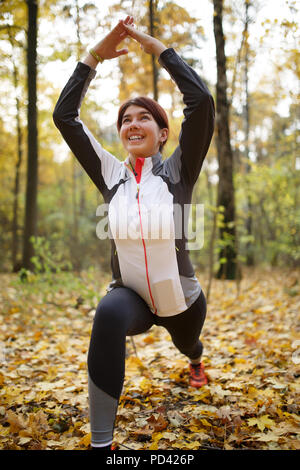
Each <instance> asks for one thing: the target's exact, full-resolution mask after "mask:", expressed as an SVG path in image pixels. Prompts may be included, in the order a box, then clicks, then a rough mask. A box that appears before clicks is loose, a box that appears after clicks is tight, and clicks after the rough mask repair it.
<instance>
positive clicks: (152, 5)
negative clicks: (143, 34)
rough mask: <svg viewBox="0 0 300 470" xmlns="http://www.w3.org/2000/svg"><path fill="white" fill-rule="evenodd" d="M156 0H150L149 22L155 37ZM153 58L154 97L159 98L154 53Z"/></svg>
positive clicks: (152, 34) (151, 32)
mask: <svg viewBox="0 0 300 470" xmlns="http://www.w3.org/2000/svg"><path fill="white" fill-rule="evenodd" d="M155 8H156V2H155V0H154V1H153V0H150V2H149V23H150V36H152V37H155ZM151 60H152V83H153V99H154V100H155V101H157V100H158V86H157V82H158V70H157V64H156V57H155V55H154V54H151Z"/></svg>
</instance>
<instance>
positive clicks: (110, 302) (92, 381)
mask: <svg viewBox="0 0 300 470" xmlns="http://www.w3.org/2000/svg"><path fill="white" fill-rule="evenodd" d="M205 315H206V300H205V296H204V294H203V292H202V291H201V293H200V295H199V297H198V299H197V300H196V301H195V302H194V303H193V304H192V305H191V306H190V307H189V308H188V309H187V310H186V311H184V312H182V313H179V314H177V315H174V316H171V317H159V316H157V315H154V314H153V313H152V312H151V311H150V309H149V308H148V306H147V304H146V303H145V302H144V300H143V299H142V298H141V297H140V296H139V295H138V294H136V293H135V292H134V291H133V290H131V289H129V288H126V287H118V288H115V289H113V290H112V291H110V292H109V293H108V294H107V295H106V296H105V297H103V298H102V300H101V301H100V303H99V305H98V307H97V310H96V314H95V318H94V324H93V328H92V334H91V340H90V347H89V353H88V372H89V400H90V421H91V431H92V444H93V445H98V446H102V445H105V444H108V443H109V442H111V440H112V433H113V425H114V419H115V414H116V411H117V406H118V400H119V397H120V394H121V392H122V387H123V381H124V375H125V350H126V336H133V335H137V334H140V333H144V332H146V331H147V330H149V328H151V326H152V325H159V326H163V327H164V328H166V329H167V330H168V332H169V334H170V335H171V338H172V341H173V343H174V345H175V346H176V347H177V348H178V349H179V351H180V352H181V353H182V354H184V355H186V356H187V357H189V358H190V359H197V358H198V357H200V356H201V354H202V349H203V347H202V343H201V341H200V340H199V336H200V333H201V330H202V327H203V323H204V320H205Z"/></svg>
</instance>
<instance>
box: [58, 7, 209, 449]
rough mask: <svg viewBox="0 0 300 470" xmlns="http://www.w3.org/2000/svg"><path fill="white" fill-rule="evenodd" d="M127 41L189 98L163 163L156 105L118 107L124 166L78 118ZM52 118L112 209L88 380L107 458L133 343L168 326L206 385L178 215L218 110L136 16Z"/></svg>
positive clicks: (101, 50) (110, 38)
mask: <svg viewBox="0 0 300 470" xmlns="http://www.w3.org/2000/svg"><path fill="white" fill-rule="evenodd" d="M125 37H131V38H133V39H134V40H136V41H138V42H139V43H140V45H141V47H142V49H143V50H144V51H145V52H146V53H148V54H155V55H156V57H157V58H158V60H159V63H160V64H161V66H162V67H164V68H165V69H166V70H167V71H168V73H169V74H170V76H171V78H172V79H173V80H174V81H175V83H176V84H177V86H178V88H179V90H180V92H181V93H182V95H183V101H184V104H185V108H184V120H183V122H182V127H181V132H180V136H179V144H178V147H177V148H176V149H175V151H174V152H173V154H172V155H171V156H170V157H169V158H167V159H165V160H162V155H161V151H162V149H163V146H164V145H165V143H166V141H167V138H168V132H169V126H168V118H167V115H166V113H165V111H164V110H163V108H162V107H161V106H160V105H159V104H158V103H157V102H155V101H153V100H152V99H150V98H148V97H138V98H133V99H130V100H128V101H126V102H125V103H124V104H122V106H121V107H120V109H119V114H118V121H117V128H118V132H119V136H120V139H121V141H122V144H123V146H124V148H125V149H126V151H127V154H128V157H127V158H126V160H125V161H123V162H121V161H119V160H118V159H117V158H115V157H114V156H113V155H111V154H110V153H109V152H107V151H106V150H104V149H103V148H102V146H101V145H100V144H99V142H98V141H97V140H96V139H95V138H94V137H93V135H92V134H91V132H90V131H89V130H88V128H87V127H86V126H85V124H84V123H83V122H82V121H81V120H80V116H79V109H80V105H81V103H82V100H83V98H84V96H85V93H86V92H87V89H88V86H89V83H90V82H91V80H92V79H93V78H94V77H95V75H96V70H95V69H96V67H97V65H98V63H101V62H102V61H103V60H107V59H112V58H115V57H118V56H120V55H122V54H126V53H127V52H128V50H127V49H121V50H117V46H118V45H119V44H120V42H121V41H122V40H123V39H124V38H125ZM53 119H54V122H55V124H56V126H57V127H58V129H59V130H60V132H61V134H62V136H63V138H64V139H65V141H66V142H67V144H68V145H69V147H70V149H71V150H72V152H73V153H74V155H75V156H76V158H77V159H78V160H79V162H80V163H81V165H82V166H83V168H84V169H85V171H86V172H87V173H88V175H89V176H90V178H91V179H92V181H93V182H94V183H95V185H96V186H97V188H98V189H99V191H100V192H101V193H102V195H103V198H104V201H105V202H106V203H107V204H108V217H109V226H110V231H111V244H112V251H111V266H112V282H111V284H110V285H109V287H108V289H107V294H106V295H105V296H104V297H103V298H102V300H101V301H100V303H99V305H98V307H97V310H96V313H95V318H94V323H93V328H92V334H91V340H90V346H89V352H88V382H89V404H90V424H91V436H92V437H91V447H92V449H98V450H109V449H110V445H111V443H112V440H113V430H114V422H115V417H116V413H117V407H118V402H119V397H120V394H121V391H122V387H123V380H124V374H125V347H126V336H130V335H137V334H140V333H144V332H146V331H147V330H148V329H149V328H151V326H152V325H159V326H163V327H164V328H166V329H167V331H168V332H169V334H170V335H171V338H172V341H173V343H174V345H175V346H176V347H177V348H178V350H179V351H180V352H181V353H182V354H184V355H185V356H187V357H188V358H189V368H190V379H189V380H190V382H189V383H190V385H191V386H193V387H201V386H202V385H204V384H206V383H207V379H206V376H205V373H204V366H203V363H202V362H201V355H202V343H201V341H200V340H199V336H200V333H201V330H202V327H203V323H204V320H205V315H206V300H205V296H204V294H203V291H202V289H201V286H200V284H199V282H198V280H197V278H196V276H195V273H194V270H193V267H192V264H191V261H190V259H189V254H188V250H187V247H186V242H187V239H186V236H185V230H184V227H185V221H184V220H182V219H183V218H182V217H181V218H180V217H175V216H174V212H175V211H174V208H175V206H176V207H177V208H178V207H179V208H180V207H181V208H182V209H183V208H184V206H185V205H186V204H190V203H191V197H192V191H193V187H194V185H195V183H196V181H197V178H198V176H199V173H200V170H201V167H202V163H203V160H204V158H205V156H206V153H207V151H208V148H209V145H210V142H211V138H212V135H213V128H214V102H213V99H212V97H211V95H210V93H209V91H208V89H207V87H206V86H205V84H204V83H203V82H202V80H201V79H200V78H199V77H198V75H197V74H196V73H195V71H194V70H193V69H192V68H191V67H190V66H188V65H187V64H186V63H185V62H184V61H183V60H182V59H181V58H180V57H179V56H178V55H177V53H176V52H175V50H174V49H172V48H166V47H165V46H164V45H163V44H162V43H161V42H160V41H158V40H157V39H154V38H153V37H151V36H149V35H147V34H144V33H141V32H139V31H137V30H136V29H135V28H134V26H133V18H132V17H130V16H128V17H127V18H126V19H125V20H123V21H120V22H119V23H118V25H117V26H116V27H115V28H114V29H113V30H112V31H111V32H110V33H109V34H108V35H107V36H106V37H105V38H104V39H103V40H102V41H100V42H99V43H98V44H96V45H95V47H94V48H93V49H91V51H90V52H89V54H88V56H87V57H86V58H85V59H84V60H83V62H79V63H78V64H77V66H76V69H75V71H74V72H73V74H72V76H71V78H70V79H69V81H68V83H67V84H66V86H65V88H64V89H63V91H62V93H61V95H60V97H59V100H58V102H57V104H56V107H55V110H54V113H53ZM179 212H180V211H179ZM125 215H126V216H125ZM153 215H155V217H153ZM149 216H151V217H150V219H151V223H152V226H151V227H149ZM153 220H154V222H153ZM150 228H151V230H150ZM163 233H164V234H165V233H168V236H163ZM124 234H125V236H124ZM178 234H180V236H179V235H178Z"/></svg>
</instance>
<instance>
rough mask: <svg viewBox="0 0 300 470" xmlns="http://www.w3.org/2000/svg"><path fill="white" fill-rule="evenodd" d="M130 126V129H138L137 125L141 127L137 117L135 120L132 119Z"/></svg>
mask: <svg viewBox="0 0 300 470" xmlns="http://www.w3.org/2000/svg"><path fill="white" fill-rule="evenodd" d="M129 127H130V129H136V128H137V127H139V124H138V122H137V121H136V120H135V119H133V120H132V121H131V123H130V126H129Z"/></svg>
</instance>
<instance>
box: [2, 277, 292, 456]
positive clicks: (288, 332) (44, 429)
mask: <svg viewBox="0 0 300 470" xmlns="http://www.w3.org/2000/svg"><path fill="white" fill-rule="evenodd" d="M198 277H199V280H200V282H201V284H202V285H203V287H204V291H205V286H206V282H207V280H206V279H205V277H204V276H202V275H201V274H199V276H198ZM0 282H1V288H0V449H15V450H25V449H29V450H46V449H47V450H50V449H55V450H71V449H80V450H84V449H88V448H89V444H90V430H89V418H88V394H87V372H86V356H87V350H88V345H89V336H90V331H91V325H92V321H93V315H94V312H95V307H96V305H97V303H98V300H99V298H100V297H101V296H102V295H104V293H105V286H106V284H107V282H108V279H107V278H106V277H105V276H104V275H101V274H98V273H94V272H92V271H89V272H87V273H82V274H81V275H80V276H79V275H75V274H66V273H65V274H57V275H54V274H53V275H48V276H46V279H43V278H41V276H38V277H35V276H34V275H32V276H29V277H27V279H23V282H20V280H19V278H18V276H17V275H7V274H2V275H1V276H0ZM299 282H300V281H299V272H287V271H280V270H264V271H262V270H252V271H251V270H248V271H246V272H245V273H244V276H243V280H242V281H241V283H240V286H239V289H238V288H237V287H238V286H237V284H236V283H235V282H234V281H219V280H213V283H212V289H211V293H210V299H209V305H208V313H207V318H206V322H205V325H204V329H203V332H202V340H203V343H204V357H203V360H204V363H205V365H206V371H207V375H208V377H209V383H208V385H206V386H204V387H203V388H201V389H198V390H197V389H194V388H192V387H190V386H189V384H188V363H187V360H186V359H185V357H184V356H182V355H181V354H180V353H179V352H178V351H177V350H176V348H175V347H174V346H173V344H172V342H171V341H170V337H169V336H168V334H167V333H166V331H165V330H164V329H163V328H159V327H156V326H155V327H152V328H151V330H149V331H148V332H147V333H145V334H141V335H139V336H136V337H134V340H133V341H132V339H130V338H128V340H127V358H126V377H125V382H124V388H123V392H122V396H121V400H120V405H119V408H118V414H117V419H116V427H115V433H114V443H115V445H116V446H117V447H118V448H119V449H120V450H127V449H134V450H149V449H152V450H158V449H159V450H160V449H162V450H163V449H168V450H176V449H183V450H199V449H225V450H232V449H261V450H296V449H299V448H300V439H299V420H300V419H299V380H300V379H299V377H300V337H299V323H298V325H297V321H298V322H299V311H300V284H299ZM297 331H298V336H297ZM297 392H298V395H297Z"/></svg>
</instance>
